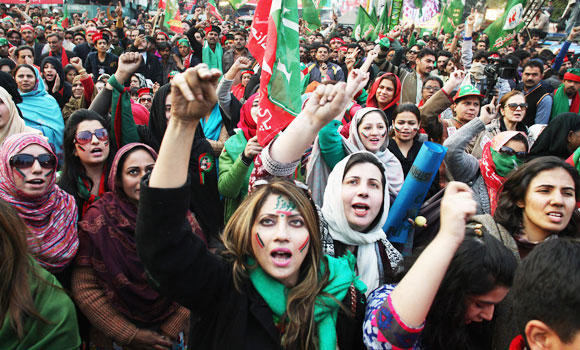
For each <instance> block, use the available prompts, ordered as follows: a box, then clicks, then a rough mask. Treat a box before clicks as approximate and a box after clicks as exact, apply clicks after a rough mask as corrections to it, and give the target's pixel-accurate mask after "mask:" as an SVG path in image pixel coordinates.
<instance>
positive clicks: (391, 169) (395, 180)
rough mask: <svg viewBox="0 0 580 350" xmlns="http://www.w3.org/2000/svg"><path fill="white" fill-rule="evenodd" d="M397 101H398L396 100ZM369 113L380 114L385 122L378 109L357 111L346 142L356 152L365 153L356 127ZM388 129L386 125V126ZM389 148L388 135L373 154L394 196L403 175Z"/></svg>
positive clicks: (401, 184)
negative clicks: (383, 167) (378, 161)
mask: <svg viewBox="0 0 580 350" xmlns="http://www.w3.org/2000/svg"><path fill="white" fill-rule="evenodd" d="M397 101H398V100H397ZM371 112H378V113H380V114H381V115H382V116H383V118H384V119H385V122H386V117H385V114H384V113H383V111H381V110H380V109H378V108H372V107H366V108H361V109H359V110H358V111H357V112H356V114H355V115H354V117H353V118H352V121H351V122H350V126H349V136H348V141H349V142H350V143H351V144H352V145H353V146H354V148H355V149H356V150H357V151H366V148H365V146H364V145H363V143H362V141H361V139H360V135H359V134H358V127H359V125H360V123H361V122H362V119H363V118H364V117H365V116H366V115H367V114H369V113H371ZM387 127H388V125H387ZM388 146H389V136H388V133H387V135H386V136H385V142H384V143H383V145H382V146H381V148H380V149H379V150H378V151H377V152H375V153H373V154H374V155H375V156H376V157H377V158H379V159H380V161H381V162H382V163H383V165H384V166H385V169H386V171H385V176H386V178H387V184H388V186H389V192H391V193H392V194H394V195H397V194H398V193H399V191H400V190H401V187H402V186H403V181H405V175H404V174H403V167H402V166H401V162H399V160H398V159H397V157H395V155H394V154H393V153H391V151H389V149H388Z"/></svg>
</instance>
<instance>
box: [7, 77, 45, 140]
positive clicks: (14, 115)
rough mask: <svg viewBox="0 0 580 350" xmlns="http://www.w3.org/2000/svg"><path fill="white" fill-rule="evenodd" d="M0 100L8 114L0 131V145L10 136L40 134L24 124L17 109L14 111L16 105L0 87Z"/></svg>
mask: <svg viewBox="0 0 580 350" xmlns="http://www.w3.org/2000/svg"><path fill="white" fill-rule="evenodd" d="M0 100H2V103H4V105H5V106H6V108H7V109H8V114H10V117H9V119H8V122H7V123H6V125H4V127H3V128H1V129H0V144H1V143H2V142H4V140H5V139H6V138H7V137H8V136H11V135H14V134H22V133H33V134H40V135H41V134H42V133H41V132H39V131H38V130H36V129H33V128H30V127H28V126H26V125H25V124H24V119H22V118H21V117H20V114H18V109H16V104H14V101H13V100H12V96H10V94H9V93H8V91H6V90H5V89H4V88H3V87H0Z"/></svg>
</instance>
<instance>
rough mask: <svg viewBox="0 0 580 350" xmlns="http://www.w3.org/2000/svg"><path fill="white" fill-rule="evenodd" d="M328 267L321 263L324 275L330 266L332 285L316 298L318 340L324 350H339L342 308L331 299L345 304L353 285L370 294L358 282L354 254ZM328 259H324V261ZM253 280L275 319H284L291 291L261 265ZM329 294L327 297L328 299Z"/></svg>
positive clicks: (331, 260)
mask: <svg viewBox="0 0 580 350" xmlns="http://www.w3.org/2000/svg"><path fill="white" fill-rule="evenodd" d="M325 258H326V260H327V264H325V263H324V262H323V261H321V263H320V270H321V274H323V273H324V271H325V268H326V266H328V269H329V279H328V280H329V281H330V282H329V284H328V285H327V286H326V288H324V290H323V291H322V293H321V294H319V295H318V296H317V297H316V302H315V305H314V321H315V322H316V324H317V325H318V338H319V344H320V350H335V349H336V319H337V315H338V309H339V307H340V306H339V305H338V304H337V303H336V301H335V300H334V299H332V298H330V297H328V296H327V295H332V296H333V297H334V298H336V300H339V301H342V300H343V299H344V298H345V297H346V294H347V293H348V289H349V287H350V285H351V284H354V286H355V288H356V289H358V290H359V291H360V292H361V293H364V292H365V291H366V289H367V288H366V286H365V284H364V283H363V282H362V281H360V280H359V279H358V277H357V276H356V273H355V271H354V267H355V265H356V258H355V257H354V255H352V254H351V253H350V252H349V253H348V254H347V255H344V256H342V257H340V258H333V257H330V256H326V255H325ZM323 259H324V258H323ZM248 263H249V265H250V266H253V265H256V264H255V261H254V260H253V259H251V258H250V259H248ZM250 280H251V281H252V283H253V284H254V287H255V288H256V290H257V291H258V293H260V295H261V296H262V298H264V300H265V301H266V303H267V304H268V306H269V307H270V310H272V313H273V314H274V318H275V319H278V320H279V319H280V318H281V317H282V316H283V315H284V313H285V312H286V305H287V302H286V296H287V294H288V289H287V288H286V287H285V286H284V285H283V284H282V283H280V282H278V281H276V280H275V279H273V278H272V277H270V275H268V274H267V273H266V272H264V270H262V268H261V267H260V266H259V265H257V266H256V267H255V268H254V269H252V270H251V271H250ZM325 294H326V295H325Z"/></svg>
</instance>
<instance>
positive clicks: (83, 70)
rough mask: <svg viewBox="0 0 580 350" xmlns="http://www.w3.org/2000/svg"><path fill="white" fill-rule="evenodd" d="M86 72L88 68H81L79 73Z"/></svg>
mask: <svg viewBox="0 0 580 350" xmlns="http://www.w3.org/2000/svg"><path fill="white" fill-rule="evenodd" d="M86 72H87V70H86V69H81V70H80V71H79V74H85V73H86Z"/></svg>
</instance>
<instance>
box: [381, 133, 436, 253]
mask: <svg viewBox="0 0 580 350" xmlns="http://www.w3.org/2000/svg"><path fill="white" fill-rule="evenodd" d="M445 153H447V147H443V146H442V145H440V144H438V143H433V142H424V143H423V146H421V149H420V150H419V154H417V158H415V161H414V162H413V165H412V166H411V170H409V173H408V174H407V178H406V179H405V182H404V183H403V187H402V188H401V191H400V192H399V194H398V195H397V198H396V199H395V202H394V203H393V205H392V206H391V209H390V210H389V216H388V217H387V222H386V223H385V225H384V226H383V231H385V233H386V234H387V238H388V239H389V241H391V242H396V243H407V239H408V237H409V231H410V230H411V228H412V225H411V223H410V222H409V221H408V220H407V219H409V218H410V219H413V220H414V219H415V217H416V216H417V213H418V212H419V209H420V208H421V205H423V202H424V201H425V196H426V195H427V192H428V191H429V188H430V187H431V184H432V183H433V179H434V177H435V174H437V170H439V166H441V162H443V158H444V157H445Z"/></svg>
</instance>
